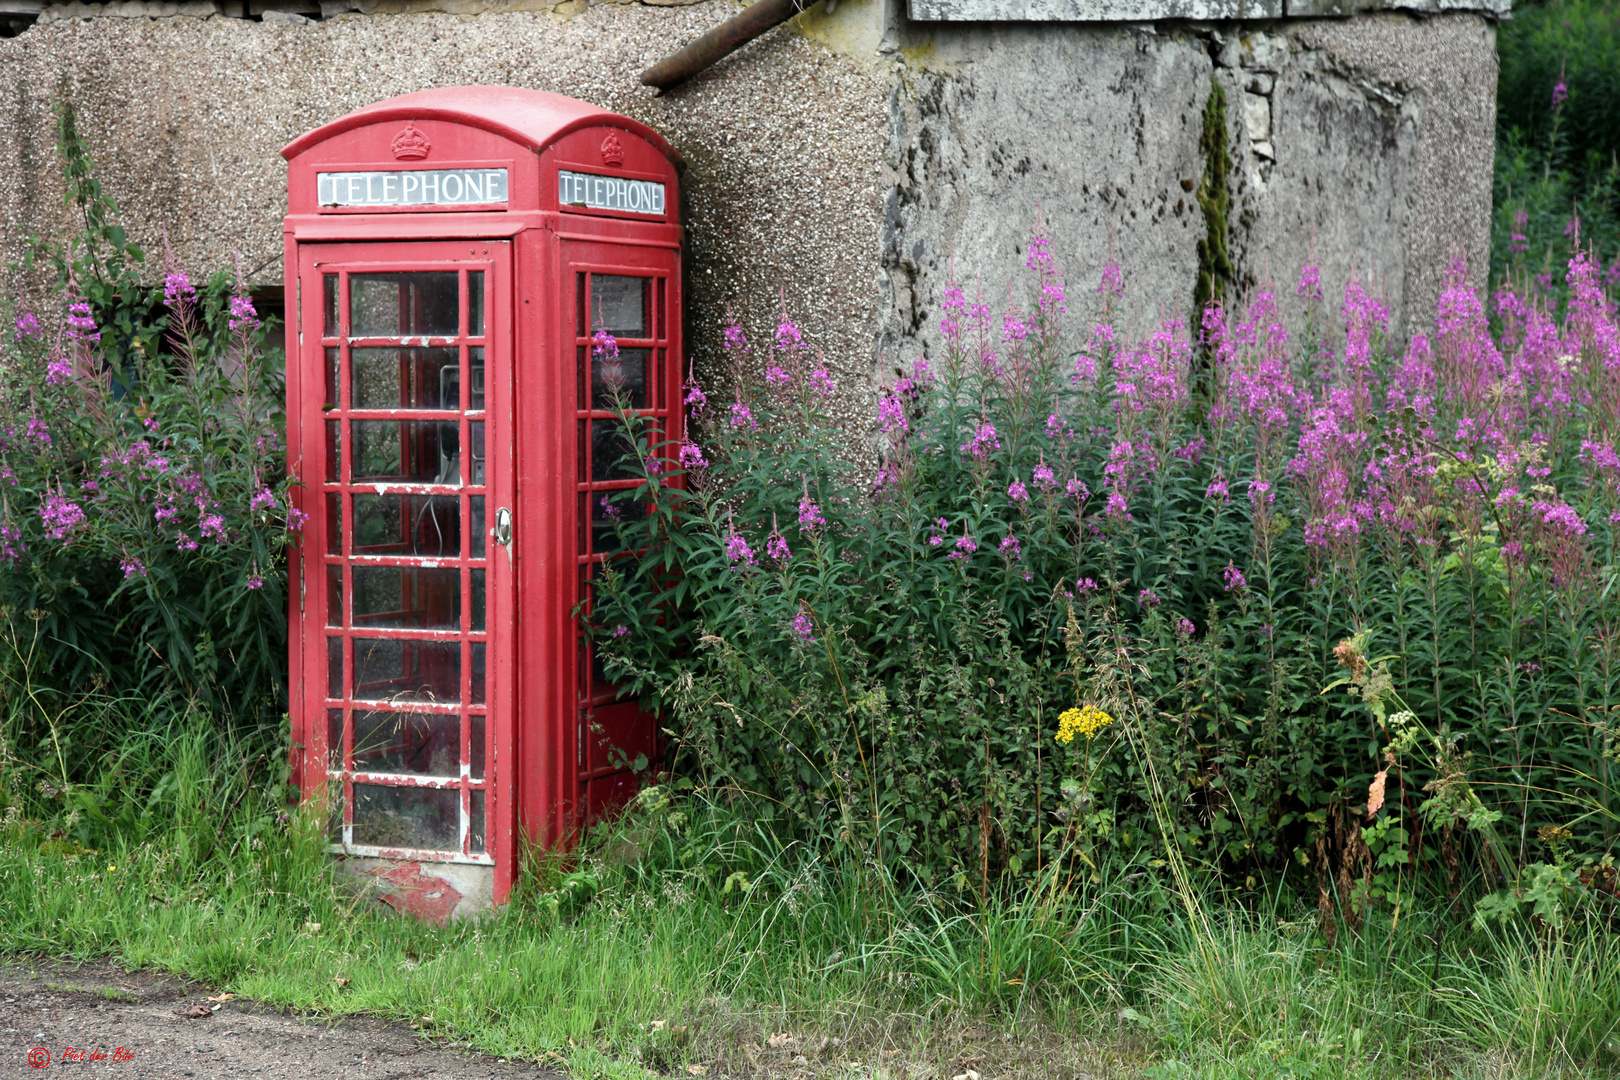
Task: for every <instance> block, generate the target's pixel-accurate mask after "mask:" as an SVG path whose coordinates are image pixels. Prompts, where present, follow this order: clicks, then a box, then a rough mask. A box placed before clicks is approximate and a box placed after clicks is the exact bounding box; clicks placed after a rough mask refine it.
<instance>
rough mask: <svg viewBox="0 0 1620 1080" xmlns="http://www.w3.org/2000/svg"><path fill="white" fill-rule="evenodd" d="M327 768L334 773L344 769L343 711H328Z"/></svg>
mask: <svg viewBox="0 0 1620 1080" xmlns="http://www.w3.org/2000/svg"><path fill="white" fill-rule="evenodd" d="M326 767H327V769H329V770H330V771H332V772H337V771H338V770H340V769H342V768H343V710H342V709H327V710H326Z"/></svg>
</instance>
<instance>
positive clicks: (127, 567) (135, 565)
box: [118, 555, 146, 581]
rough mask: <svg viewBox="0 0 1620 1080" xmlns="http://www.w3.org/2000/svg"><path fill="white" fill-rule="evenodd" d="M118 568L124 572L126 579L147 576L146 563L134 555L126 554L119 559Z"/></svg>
mask: <svg viewBox="0 0 1620 1080" xmlns="http://www.w3.org/2000/svg"><path fill="white" fill-rule="evenodd" d="M118 568H119V569H120V570H122V571H123V572H124V580H125V581H128V580H129V579H130V578H136V577H145V576H146V564H145V563H143V562H141V560H139V559H137V558H136V557H135V556H133V555H125V556H124V557H123V558H122V559H119V560H118Z"/></svg>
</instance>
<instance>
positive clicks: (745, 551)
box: [726, 533, 759, 569]
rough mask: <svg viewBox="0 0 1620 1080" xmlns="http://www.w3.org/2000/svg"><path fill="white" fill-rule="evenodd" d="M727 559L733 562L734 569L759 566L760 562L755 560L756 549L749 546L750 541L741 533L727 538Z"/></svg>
mask: <svg viewBox="0 0 1620 1080" xmlns="http://www.w3.org/2000/svg"><path fill="white" fill-rule="evenodd" d="M726 558H728V559H730V560H731V566H732V569H736V568H738V567H741V566H758V565H759V560H758V559H756V558H754V549H753V548H751V547H749V546H748V541H747V540H745V539H743V537H742V535H741V534H740V533H732V534H731V535H730V536H728V537H726Z"/></svg>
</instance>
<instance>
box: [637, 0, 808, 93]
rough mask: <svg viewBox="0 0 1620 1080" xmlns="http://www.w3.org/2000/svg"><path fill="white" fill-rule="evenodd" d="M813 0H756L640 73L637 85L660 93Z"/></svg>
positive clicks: (795, 13) (793, 14)
mask: <svg viewBox="0 0 1620 1080" xmlns="http://www.w3.org/2000/svg"><path fill="white" fill-rule="evenodd" d="M814 2H815V0H759V2H758V3H756V4H754V5H752V6H751V7H748V8H746V9H745V10H743V11H741V12H739V13H738V14H737V15H735V16H733V17H732V18H730V19H727V20H726V21H725V22H723V23H721V24H720V25H719V26H717V27H715V28H714V29H713V30H710V31H708V32H706V33H704V34H702V35H700V36H699V37H697V38H696V39H695V40H693V41H690V42H688V43H687V44H685V45H683V46H681V48H679V49H677V50H676V51H675V52H672V53H670V54H669V55H668V56H666V57H664V58H663V59H662V60H660V61H658V63H656V64H654V65H653V66H652V67H650V68H648V69H647V70H646V71H643V72H642V73H641V85H643V86H656V87H658V92H659V93H660V94H662V93H664V92H665V91H666V90H669V89H670V88H671V87H675V86H679V85H680V84H681V83H683V82H685V81H686V80H687V79H690V78H691V77H692V76H694V75H696V74H697V73H698V72H700V71H702V70H703V69H704V68H707V67H709V66H710V65H712V64H714V63H716V62H718V61H719V60H721V59H723V58H725V57H727V56H730V55H731V54H732V53H734V52H736V51H737V50H738V49H740V48H742V47H743V46H744V45H746V44H748V43H749V42H750V41H753V40H754V39H755V38H757V37H759V35H761V34H763V33H764V32H765V31H767V30H769V29H771V28H772V27H773V26H778V25H780V24H781V23H784V22H787V21H788V20H789V19H791V18H793V16H795V15H797V14H798V13H799V12H801V11H803V10H805V9H806V8H807V7H809V6H810V4H811V3H814Z"/></svg>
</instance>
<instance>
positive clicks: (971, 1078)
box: [951, 1069, 979, 1080]
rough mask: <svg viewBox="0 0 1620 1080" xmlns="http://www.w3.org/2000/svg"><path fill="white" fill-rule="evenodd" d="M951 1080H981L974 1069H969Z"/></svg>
mask: <svg viewBox="0 0 1620 1080" xmlns="http://www.w3.org/2000/svg"><path fill="white" fill-rule="evenodd" d="M951 1080H979V1074H978V1073H977V1072H975V1071H974V1070H972V1069H968V1070H967V1071H966V1072H963V1073H961V1074H959V1075H957V1076H953V1077H951Z"/></svg>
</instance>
